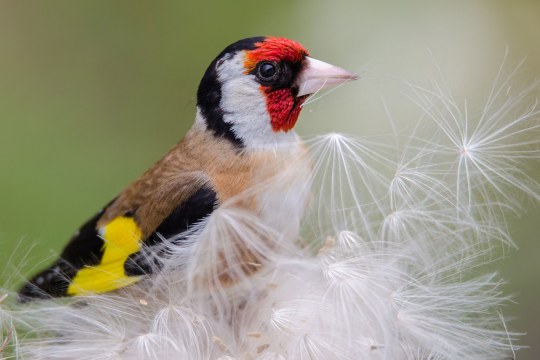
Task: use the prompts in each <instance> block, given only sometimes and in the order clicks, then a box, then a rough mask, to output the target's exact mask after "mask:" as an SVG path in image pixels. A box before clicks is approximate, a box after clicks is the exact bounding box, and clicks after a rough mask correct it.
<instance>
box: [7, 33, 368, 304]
mask: <svg viewBox="0 0 540 360" xmlns="http://www.w3.org/2000/svg"><path fill="white" fill-rule="evenodd" d="M357 78H358V76H357V75H356V74H354V73H351V72H349V71H346V70H344V69H342V68H339V67H337V66H334V65H330V64H328V63H326V62H323V61H320V60H317V59H314V58H312V57H310V54H309V52H308V51H307V50H306V48H305V47H304V46H303V45H301V44H300V43H298V42H296V41H294V40H291V39H288V38H283V37H272V36H259V37H250V38H245V39H242V40H239V41H236V42H235V43H233V44H231V45H229V46H227V47H226V48H225V49H224V50H223V51H222V52H221V53H220V54H219V55H218V56H217V57H216V58H215V59H214V60H213V61H212V62H211V63H210V65H209V66H208V68H207V70H206V72H205V73H204V75H203V77H202V79H201V81H200V84H199V87H198V90H197V97H196V115H195V121H194V123H193V125H192V127H191V129H190V130H189V131H188V132H187V133H186V135H185V136H184V137H183V139H181V140H180V141H179V142H178V143H177V144H176V145H175V146H174V147H173V148H172V149H171V150H170V151H169V152H168V153H167V154H166V155H165V156H164V157H163V158H161V159H160V160H159V161H157V162H156V163H155V164H154V165H153V166H152V167H151V168H150V169H148V170H147V171H146V172H144V173H143V174H142V175H141V176H140V177H139V178H138V179H136V180H135V181H133V182H132V183H131V184H130V185H129V186H127V187H126V188H125V189H124V190H123V191H122V192H121V193H120V194H119V195H118V196H117V197H116V198H115V199H113V200H112V201H111V202H109V203H108V204H107V205H106V206H104V207H103V209H101V210H100V211H99V212H98V213H97V214H96V215H94V216H93V217H92V218H91V219H90V220H88V221H87V222H86V223H84V224H83V225H82V226H81V227H80V229H79V230H78V231H77V232H76V233H75V234H74V235H73V237H72V238H71V239H70V240H69V242H68V243H67V245H66V246H65V248H64V249H63V251H62V252H61V253H60V256H59V258H58V259H57V260H56V261H55V262H54V263H53V264H52V265H51V266H49V267H48V268H46V269H45V270H43V271H41V272H39V273H38V274H37V275H35V276H33V277H32V278H31V279H30V280H28V281H26V282H25V283H24V284H23V286H22V287H21V289H20V290H19V293H18V299H19V301H21V302H26V301H31V300H35V299H49V298H56V297H68V296H77V295H85V294H95V293H106V292H110V291H114V290H117V289H120V288H123V287H125V286H128V285H131V284H133V283H136V282H138V281H139V280H140V279H141V278H144V277H145V276H151V275H152V273H153V272H155V271H156V264H154V263H152V260H149V257H148V256H145V254H148V250H149V249H150V250H152V249H154V248H158V247H159V246H160V245H163V242H164V239H167V238H170V237H172V236H175V235H177V234H180V233H183V232H185V231H188V230H190V229H192V228H193V227H194V226H196V225H197V224H199V223H200V222H201V221H202V220H204V219H205V218H207V217H208V216H210V215H211V214H212V213H213V212H214V211H215V210H216V209H217V208H219V207H220V206H221V205H222V204H223V203H224V202H225V201H227V199H230V198H232V197H234V196H236V195H238V194H240V193H242V192H243V191H245V190H246V189H248V188H250V187H253V186H256V185H257V181H260V176H258V175H260V174H261V173H264V171H263V170H262V169H263V168H264V167H265V166H268V164H269V163H270V164H271V163H272V162H273V161H274V163H275V164H278V163H279V166H285V165H283V164H286V163H287V162H288V160H289V159H287V158H286V157H287V156H291V157H293V156H297V155H298V154H299V153H301V149H302V146H303V145H302V141H301V140H300V138H299V137H298V135H296V133H295V131H294V126H295V124H296V123H297V120H298V117H299V115H300V112H301V110H302V105H303V104H304V103H305V101H306V99H307V98H308V97H309V96H310V95H312V94H314V93H317V92H318V91H320V90H321V89H326V88H330V87H334V86H337V85H339V84H342V83H345V82H347V81H349V80H355V79H357ZM283 144H292V145H291V149H292V150H291V151H288V152H285V153H283V154H282V155H278V156H276V153H279V152H276V149H278V148H279V147H280V146H281V145H283ZM276 157H277V158H279V157H285V159H283V158H281V159H276ZM282 160H285V161H282ZM289 162H291V163H292V161H289ZM277 171H280V170H279V168H278V170H277ZM270 197H272V198H273V199H274V201H273V202H274V203H275V202H276V201H277V202H279V201H280V197H279V194H270ZM267 198H268V197H267ZM276 199H277V200H276ZM257 201H259V202H261V201H265V200H264V199H263V198H262V197H261V198H259V199H257V200H256V201H255V202H257ZM246 206H254V207H255V208H258V209H259V210H260V209H261V208H263V207H265V206H266V205H265V204H254V205H253V204H251V205H246ZM266 207H267V206H266ZM267 210H268V209H267ZM291 211H292V210H291ZM266 214H267V216H270V217H271V216H274V215H272V211H266ZM282 217H283V218H285V219H286V218H287V214H285V215H284V216H282ZM269 221H272V219H269ZM277 228H279V227H277Z"/></svg>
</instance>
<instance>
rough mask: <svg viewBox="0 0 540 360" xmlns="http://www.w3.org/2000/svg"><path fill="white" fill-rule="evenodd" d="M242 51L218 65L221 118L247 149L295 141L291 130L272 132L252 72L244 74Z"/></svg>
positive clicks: (258, 87) (264, 100) (261, 95)
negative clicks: (229, 125)
mask: <svg viewBox="0 0 540 360" xmlns="http://www.w3.org/2000/svg"><path fill="white" fill-rule="evenodd" d="M244 72H245V68H244V52H239V53H238V54H236V55H235V56H234V57H232V58H230V59H228V60H227V61H224V62H223V63H221V64H219V65H218V66H217V73H218V77H219V80H220V82H221V103H220V106H221V109H222V110H223V114H224V115H223V121H225V122H226V123H228V124H231V127H232V130H233V131H234V133H235V135H236V137H238V138H239V139H240V140H242V142H243V143H244V145H245V146H246V147H247V148H260V147H268V146H276V145H281V144H283V143H284V142H295V136H294V133H293V132H289V133H284V132H274V131H273V130H272V125H271V121H270V116H269V114H268V110H267V108H266V97H265V96H264V94H263V93H262V92H261V89H260V84H259V83H258V82H257V81H256V80H255V76H254V75H249V74H245V73H244Z"/></svg>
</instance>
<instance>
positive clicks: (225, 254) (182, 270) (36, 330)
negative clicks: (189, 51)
mask: <svg viewBox="0 0 540 360" xmlns="http://www.w3.org/2000/svg"><path fill="white" fill-rule="evenodd" d="M509 81H510V80H509V79H503V78H502V76H499V75H498V76H497V80H496V84H495V85H494V88H493V89H492V90H491V92H490V96H489V97H488V99H487V103H486V105H485V107H483V108H481V109H479V110H478V111H477V112H474V111H473V110H472V109H471V106H470V105H469V104H467V103H466V102H465V103H463V105H460V103H459V102H458V101H457V100H456V99H454V98H453V97H452V96H450V94H449V92H448V91H446V89H445V88H444V87H443V86H442V85H438V84H437V83H433V84H432V88H430V89H425V88H420V87H418V86H415V85H410V84H409V85H408V89H409V91H408V94H409V96H410V99H411V101H413V103H414V104H416V105H417V106H418V109H419V111H420V116H419V118H420V119H421V120H420V121H419V124H418V128H420V127H421V128H425V129H429V131H427V134H419V132H418V129H414V130H413V131H412V133H410V134H409V135H407V136H405V140H404V141H402V140H400V139H398V140H399V141H397V142H396V143H395V146H389V142H388V140H387V139H382V138H381V139H379V138H377V139H368V138H357V137H351V136H347V135H343V134H336V133H331V134H327V135H323V136H317V137H315V138H313V139H309V140H307V141H306V150H305V154H301V156H296V157H295V158H298V159H299V160H298V161H297V162H296V163H295V164H293V165H294V166H289V167H283V168H286V169H288V170H287V171H275V170H276V169H267V170H268V172H265V174H262V175H261V182H260V184H259V186H257V187H256V188H253V189H249V190H248V191H247V192H246V193H245V194H240V195H239V196H237V197H234V198H232V199H230V200H228V201H226V202H225V203H224V204H223V205H222V206H221V207H220V208H218V209H217V210H216V211H215V212H214V213H212V215H210V216H209V217H208V218H206V219H204V220H203V221H202V222H201V223H199V224H198V226H197V227H195V228H193V229H190V231H189V232H188V233H184V234H180V235H179V237H181V238H182V239H183V245H182V246H178V245H177V242H175V241H174V240H175V239H174V238H172V239H165V243H166V244H167V246H166V250H167V251H166V252H165V253H166V256H165V255H160V254H150V253H149V254H148V256H157V257H158V260H159V261H160V263H161V264H162V265H163V266H162V267H161V269H160V270H158V271H157V273H156V275H154V276H153V277H151V278H148V279H146V280H144V281H141V282H140V283H137V284H134V285H132V286H130V287H128V288H125V289H121V290H119V291H117V292H115V293H111V294H99V295H88V296H84V297H78V298H73V299H67V300H48V301H43V302H40V303H35V304H31V305H30V306H26V305H24V306H22V305H16V304H13V303H9V299H10V298H11V296H10V297H9V298H7V299H6V298H5V296H2V297H0V335H1V337H0V349H1V350H0V351H4V352H6V351H8V352H9V351H11V352H9V355H8V357H7V358H20V359H23V358H24V359H74V358H77V359H141V360H142V359H156V358H159V359H162V360H167V359H178V358H189V359H195V360H196V359H220V360H232V359H259V360H271V359H274V360H283V359H295V360H296V359H310V360H313V359H332V358H339V359H397V360H400V359H418V360H421V359H457V358H466V359H505V358H508V357H509V356H511V355H512V354H513V353H514V351H515V350H516V349H518V348H519V347H518V346H516V345H515V342H516V338H517V337H518V334H516V333H512V332H509V331H508V330H507V327H506V323H505V320H504V318H503V317H502V315H501V314H502V313H501V311H500V309H501V307H502V305H503V304H504V303H505V302H506V301H508V297H506V296H504V295H503V293H502V290H501V286H502V281H501V280H500V279H499V278H498V277H497V275H495V274H491V273H485V274H483V273H482V271H481V268H482V266H483V265H484V264H485V263H486V262H489V261H490V260H491V259H492V253H493V249H497V248H498V247H499V246H500V245H501V244H506V245H508V244H510V245H511V244H512V242H511V238H510V237H509V235H508V231H507V229H506V224H505V216H507V214H508V213H509V212H510V211H513V210H515V209H518V208H519V202H518V203H516V196H514V194H515V193H522V194H525V195H526V196H529V197H530V198H532V199H533V200H540V194H539V191H538V183H537V181H535V179H533V178H532V177H531V176H530V175H529V174H527V173H526V172H525V170H523V169H522V167H521V164H523V163H524V162H527V161H530V160H538V158H540V153H539V151H538V148H539V145H540V143H539V142H540V140H539V139H540V136H539V134H538V131H539V129H540V125H539V120H538V119H539V115H540V114H539V112H538V109H537V102H536V100H535V99H534V97H533V96H532V93H534V92H535V91H537V87H538V83H534V84H533V85H531V86H530V87H528V88H525V89H522V90H520V89H518V88H517V87H516V86H512V91H510V92H508V91H507V89H509V88H510V86H511V85H510V83H509ZM473 119H474V121H473ZM276 151H277V152H280V151H290V150H288V149H286V148H282V149H277V150H276ZM263 175H264V176H263ZM268 190H272V191H275V192H279V193H280V194H285V196H284V197H283V198H282V199H285V200H283V203H281V204H276V203H275V202H276V199H272V198H270V197H268V196H267V195H265V194H268V193H269V191H268ZM272 191H270V193H271V192H272ZM264 196H267V198H266V199H265V200H264V201H263V203H266V204H272V206H268V207H264V206H262V207H261V208H259V209H257V210H256V211H253V209H250V208H249V207H246V206H245V204H246V203H248V199H252V198H253V197H259V198H263V197H264ZM272 201H274V203H272ZM276 206H277V207H276ZM280 206H281V207H280ZM306 206H307V209H306V210H305V211H304V210H303V209H304V208H305V207H306ZM276 208H277V209H280V211H279V214H277V215H276V214H272V213H271V211H270V210H271V209H276ZM274 215H275V216H274ZM479 274H480V275H479ZM6 293H7V292H6ZM7 303H9V304H7ZM15 327H16V328H17V331H14V330H13V329H14V328H15ZM10 344H11V345H10ZM9 349H11V350H9ZM2 355H3V356H4V354H2Z"/></svg>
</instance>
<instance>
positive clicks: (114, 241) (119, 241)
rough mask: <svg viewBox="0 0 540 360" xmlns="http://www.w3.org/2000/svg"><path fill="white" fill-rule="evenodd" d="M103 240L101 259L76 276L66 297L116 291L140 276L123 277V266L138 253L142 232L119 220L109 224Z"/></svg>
mask: <svg viewBox="0 0 540 360" xmlns="http://www.w3.org/2000/svg"><path fill="white" fill-rule="evenodd" d="M102 237H103V239H104V241H105V244H104V245H103V257H102V259H101V262H100V263H99V264H98V265H95V266H88V267H84V268H82V269H81V270H79V271H78V272H77V275H75V277H74V278H73V280H72V282H71V284H70V285H69V287H68V289H67V294H68V295H83V294H89V293H90V294H91V293H101V292H107V291H112V290H116V289H118V288H121V287H124V286H127V285H130V284H133V283H134V282H137V281H138V280H139V279H140V278H141V277H140V276H126V275H125V273H124V264H125V262H126V260H127V259H128V257H129V256H130V255H131V254H133V253H136V252H137V251H139V250H140V249H141V245H142V241H141V240H142V239H141V237H142V232H141V229H140V228H139V227H138V226H137V223H136V222H135V220H134V219H133V218H131V217H124V216H120V217H117V218H115V219H113V220H112V221H111V222H110V223H108V224H107V225H106V226H105V228H104V231H103V234H102Z"/></svg>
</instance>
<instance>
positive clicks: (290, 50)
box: [197, 37, 357, 148]
mask: <svg viewBox="0 0 540 360" xmlns="http://www.w3.org/2000/svg"><path fill="white" fill-rule="evenodd" d="M308 55H309V53H308V51H307V50H306V49H305V48H304V47H303V46H302V45H300V44H299V43H297V42H295V41H293V40H289V39H286V38H277V37H254V38H247V39H243V40H240V41H237V42H235V43H234V44H231V45H229V46H228V47H227V48H225V50H223V51H222V52H221V53H220V54H219V55H218V57H217V58H216V59H215V60H214V61H213V62H212V63H211V64H210V66H209V67H208V69H207V70H206V73H205V74H204V77H203V78H202V80H201V83H200V86H199V90H198V92H197V108H198V121H200V122H204V123H205V124H206V126H207V127H208V128H209V129H210V130H211V131H213V132H214V134H216V136H223V137H225V138H227V139H229V140H231V141H232V142H233V143H234V144H235V145H237V146H240V147H248V148H250V147H255V148H256V147H260V146H266V145H272V144H278V143H279V142H281V141H283V140H284V139H290V137H291V135H292V134H291V131H290V130H291V129H292V128H293V127H294V125H295V124H296V121H297V120H298V116H299V115H300V111H301V109H302V104H303V103H304V101H305V99H306V98H307V97H308V96H309V95H310V94H313V93H315V92H317V91H319V90H321V89H324V88H327V87H331V86H335V85H338V84H341V83H343V82H346V81H348V80H354V79H356V78H357V77H356V75H354V74H352V73H350V72H348V71H346V70H343V69H341V68H338V67H336V66H333V65H330V64H327V63H324V62H322V61H319V60H315V59H313V58H311V57H309V56H308Z"/></svg>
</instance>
